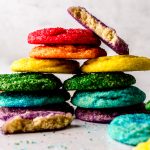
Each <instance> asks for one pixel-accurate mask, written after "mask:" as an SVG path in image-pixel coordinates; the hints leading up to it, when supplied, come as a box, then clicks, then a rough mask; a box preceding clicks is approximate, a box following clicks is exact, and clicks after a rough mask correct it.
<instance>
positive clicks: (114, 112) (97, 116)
mask: <svg viewBox="0 0 150 150" xmlns="http://www.w3.org/2000/svg"><path fill="white" fill-rule="evenodd" d="M134 113H150V112H148V111H146V109H145V106H144V104H138V105H134V106H130V107H121V108H106V109H89V108H80V107H77V108H76V110H75V116H76V118H78V119H80V120H83V121H88V122H97V123H109V122H111V121H112V120H113V119H114V118H115V117H117V116H119V115H123V114H134Z"/></svg>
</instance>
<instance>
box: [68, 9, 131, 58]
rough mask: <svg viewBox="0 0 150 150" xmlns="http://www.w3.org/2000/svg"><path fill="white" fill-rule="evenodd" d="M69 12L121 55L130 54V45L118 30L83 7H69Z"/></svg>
mask: <svg viewBox="0 0 150 150" xmlns="http://www.w3.org/2000/svg"><path fill="white" fill-rule="evenodd" d="M68 12H69V13H70V14H71V16H72V17H73V18H75V19H76V20H77V21H78V22H79V23H81V24H82V25H83V26H84V27H86V28H88V29H90V30H92V31H93V32H95V33H96V34H97V35H98V36H99V37H100V39H101V40H102V41H103V42H104V43H105V44H106V45H108V46H109V47H110V48H112V49H113V50H114V51H115V52H116V53H118V54H120V55H127V54H129V48H128V45H127V44H126V43H125V41H124V40H123V39H121V38H120V37H119V36H118V35H117V33H116V31H115V30H114V29H112V28H110V27H108V26H107V25H105V24H104V23H103V22H102V21H100V20H98V19H97V18H96V17H94V16H93V15H92V14H90V13H89V12H88V11H87V10H86V9H85V8H83V7H69V8H68Z"/></svg>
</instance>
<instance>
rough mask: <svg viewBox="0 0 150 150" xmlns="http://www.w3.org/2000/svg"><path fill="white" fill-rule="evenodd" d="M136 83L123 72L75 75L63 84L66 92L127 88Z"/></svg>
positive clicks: (130, 76)
mask: <svg viewBox="0 0 150 150" xmlns="http://www.w3.org/2000/svg"><path fill="white" fill-rule="evenodd" d="M134 83H136V79H135V78H134V77H133V76H132V75H130V74H125V73H123V72H108V73H89V74H81V75H75V76H73V77H71V78H70V79H68V80H66V81H65V82H64V84H63V86H64V88H65V89H67V90H97V89H102V90H103V89H114V88H119V87H127V86H130V85H132V84H134Z"/></svg>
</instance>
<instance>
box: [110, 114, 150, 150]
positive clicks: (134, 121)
mask: <svg viewBox="0 0 150 150" xmlns="http://www.w3.org/2000/svg"><path fill="white" fill-rule="evenodd" d="M149 131H150V115H149V114H127V115H122V116H119V117H116V118H115V119H114V120H113V121H112V122H111V123H110V125H109V127H108V134H109V135H110V137H111V138H112V139H114V140H116V141H119V142H121V143H124V144H128V145H137V144H138V143H140V142H145V141H147V140H148V139H149V137H150V132H149ZM144 150H145V149H144Z"/></svg>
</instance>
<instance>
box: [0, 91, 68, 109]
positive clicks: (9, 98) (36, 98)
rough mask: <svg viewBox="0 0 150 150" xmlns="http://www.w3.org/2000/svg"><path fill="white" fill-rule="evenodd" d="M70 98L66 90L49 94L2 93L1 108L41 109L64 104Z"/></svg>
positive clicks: (0, 97)
mask: <svg viewBox="0 0 150 150" xmlns="http://www.w3.org/2000/svg"><path fill="white" fill-rule="evenodd" d="M69 98H70V94H69V93H68V92H67V91H65V90H56V91H49V92H2V93H0V107H40V106H44V105H48V104H59V103H63V102H65V101H66V100H68V99H69Z"/></svg>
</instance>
